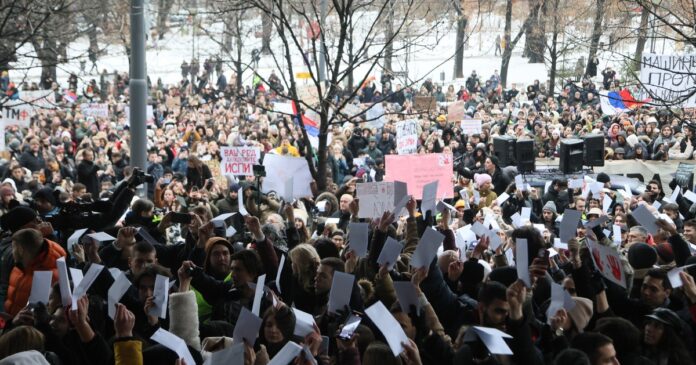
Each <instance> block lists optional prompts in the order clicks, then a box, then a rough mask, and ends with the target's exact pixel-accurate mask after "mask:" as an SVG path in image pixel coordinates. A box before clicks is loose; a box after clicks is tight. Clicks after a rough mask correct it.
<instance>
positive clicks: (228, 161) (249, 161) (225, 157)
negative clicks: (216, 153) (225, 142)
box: [220, 147, 261, 176]
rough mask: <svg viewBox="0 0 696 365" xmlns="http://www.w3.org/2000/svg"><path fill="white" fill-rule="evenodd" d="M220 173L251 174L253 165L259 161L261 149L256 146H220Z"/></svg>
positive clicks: (252, 173)
mask: <svg viewBox="0 0 696 365" xmlns="http://www.w3.org/2000/svg"><path fill="white" fill-rule="evenodd" d="M220 152H221V153H222V163H221V164H220V172H221V173H222V175H234V176H252V175H254V170H253V167H254V165H256V164H258V163H259V159H260V158H261V151H260V150H259V149H258V148H256V147H222V148H221V151H220Z"/></svg>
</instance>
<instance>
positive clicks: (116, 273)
mask: <svg viewBox="0 0 696 365" xmlns="http://www.w3.org/2000/svg"><path fill="white" fill-rule="evenodd" d="M108 270H109V274H111V277H112V278H113V279H114V280H116V279H118V277H119V275H121V274H122V273H123V271H121V270H120V269H119V268H117V267H110V268H109V269H108Z"/></svg>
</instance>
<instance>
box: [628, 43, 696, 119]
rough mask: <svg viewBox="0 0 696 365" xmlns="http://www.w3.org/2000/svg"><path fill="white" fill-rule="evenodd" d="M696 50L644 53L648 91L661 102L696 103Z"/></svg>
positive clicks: (643, 74)
mask: <svg viewBox="0 0 696 365" xmlns="http://www.w3.org/2000/svg"><path fill="white" fill-rule="evenodd" d="M694 65H696V54H685V55H658V54H651V53H643V57H642V62H641V68H640V82H641V83H642V84H643V85H642V86H643V87H644V88H645V89H646V90H647V91H648V95H646V96H649V97H651V98H653V99H656V100H657V101H658V102H660V103H665V104H669V105H674V104H676V105H681V106H682V107H686V108H691V107H696V93H694V88H696V76H695V75H694V73H696V69H695V68H694Z"/></svg>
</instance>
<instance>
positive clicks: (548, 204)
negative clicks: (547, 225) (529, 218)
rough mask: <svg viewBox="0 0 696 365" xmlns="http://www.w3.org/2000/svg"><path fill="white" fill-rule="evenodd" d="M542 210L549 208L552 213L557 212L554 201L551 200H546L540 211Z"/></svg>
mask: <svg viewBox="0 0 696 365" xmlns="http://www.w3.org/2000/svg"><path fill="white" fill-rule="evenodd" d="M544 210H550V211H552V212H553V214H558V212H557V211H556V203H554V202H553V200H549V201H547V202H546V204H544V209H542V211H544Z"/></svg>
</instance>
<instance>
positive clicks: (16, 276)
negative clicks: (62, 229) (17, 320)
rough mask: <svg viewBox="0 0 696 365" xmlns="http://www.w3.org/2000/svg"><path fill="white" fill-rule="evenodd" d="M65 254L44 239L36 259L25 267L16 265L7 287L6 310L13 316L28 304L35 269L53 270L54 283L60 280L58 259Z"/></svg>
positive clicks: (57, 246) (59, 247)
mask: <svg viewBox="0 0 696 365" xmlns="http://www.w3.org/2000/svg"><path fill="white" fill-rule="evenodd" d="M63 256H65V250H63V248H62V247H61V246H60V245H59V244H57V243H55V242H53V241H50V240H44V244H43V246H42V247H41V251H39V254H38V255H37V256H36V258H34V261H32V262H31V264H29V265H28V267H25V268H23V269H20V268H19V266H17V265H16V263H15V267H14V268H12V272H11V273H10V285H9V287H8V288H7V299H6V300H5V312H7V313H9V314H11V315H12V316H15V315H17V313H19V311H20V310H21V309H22V308H24V307H25V306H26V305H27V301H28V300H29V294H31V282H32V279H33V277H34V271H49V270H51V271H53V279H52V281H51V282H52V283H55V282H56V281H57V280H58V270H57V268H56V260H57V259H59V258H61V257H63Z"/></svg>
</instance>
